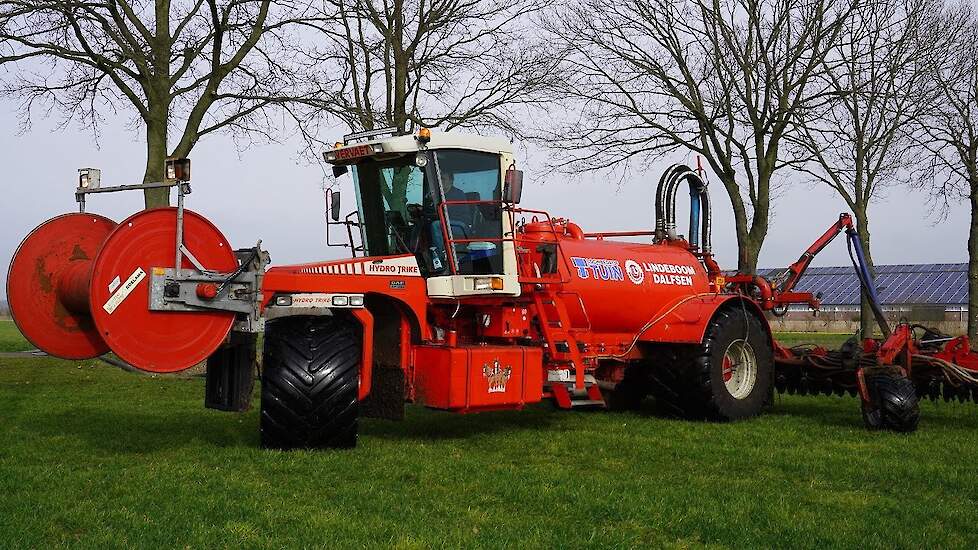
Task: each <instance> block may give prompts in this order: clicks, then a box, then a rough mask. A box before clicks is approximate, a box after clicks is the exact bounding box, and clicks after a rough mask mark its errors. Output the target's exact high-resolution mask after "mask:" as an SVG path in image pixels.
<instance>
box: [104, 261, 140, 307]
mask: <svg viewBox="0 0 978 550" xmlns="http://www.w3.org/2000/svg"><path fill="white" fill-rule="evenodd" d="M145 278H146V272H145V271H143V268H141V267H137V268H136V271H133V272H132V275H130V276H129V278H128V279H126V282H125V283H123V284H122V286H121V287H119V290H117V291H116V293H115V294H113V295H112V297H111V298H109V300H108V301H107V302H105V305H104V306H102V309H104V310H105V311H106V313H108V314H109V315H112V313H113V312H115V309H116V308H117V307H119V304H121V303H122V302H123V301H124V300H125V299H126V298H128V297H129V294H131V293H132V291H133V290H135V289H136V286H137V285H139V282H140V281H142V280H143V279H145Z"/></svg>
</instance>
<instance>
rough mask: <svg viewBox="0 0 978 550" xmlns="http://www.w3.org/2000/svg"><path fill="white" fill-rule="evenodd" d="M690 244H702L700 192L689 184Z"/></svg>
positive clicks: (697, 245)
mask: <svg viewBox="0 0 978 550" xmlns="http://www.w3.org/2000/svg"><path fill="white" fill-rule="evenodd" d="M689 233H690V234H689V244H691V245H692V246H695V247H699V245H700V192H699V190H697V189H696V188H695V187H694V186H693V184H692V182H691V183H690V184H689Z"/></svg>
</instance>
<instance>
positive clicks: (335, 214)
mask: <svg viewBox="0 0 978 550" xmlns="http://www.w3.org/2000/svg"><path fill="white" fill-rule="evenodd" d="M336 168H339V167H338V166H337V167H336ZM336 168H334V170H335V169H336ZM329 217H330V218H333V221H334V222H337V221H340V192H339V191H337V190H336V189H333V190H331V191H330V192H329Z"/></svg>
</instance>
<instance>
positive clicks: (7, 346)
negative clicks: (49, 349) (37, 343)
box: [0, 319, 34, 352]
mask: <svg viewBox="0 0 978 550" xmlns="http://www.w3.org/2000/svg"><path fill="white" fill-rule="evenodd" d="M30 349H34V346H32V345H31V344H30V342H28V341H27V340H25V339H24V337H23V336H21V335H20V331H18V330H17V325H15V324H14V322H13V321H11V320H10V319H0V352H9V351H27V350H30Z"/></svg>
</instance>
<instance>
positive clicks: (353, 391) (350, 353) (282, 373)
mask: <svg viewBox="0 0 978 550" xmlns="http://www.w3.org/2000/svg"><path fill="white" fill-rule="evenodd" d="M361 330H362V329H361V327H360V325H359V324H357V323H356V321H354V320H353V319H349V318H344V317H334V316H324V317H288V318H283V319H277V320H273V321H270V322H269V323H268V325H267V326H266V328H265V351H264V361H263V367H262V384H261V444H262V446H263V447H265V448H272V449H311V448H349V447H355V446H356V444H357V417H358V406H359V403H358V401H357V398H358V393H359V387H360V382H359V375H360V372H359V371H360V359H361V354H360V349H361Z"/></svg>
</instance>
